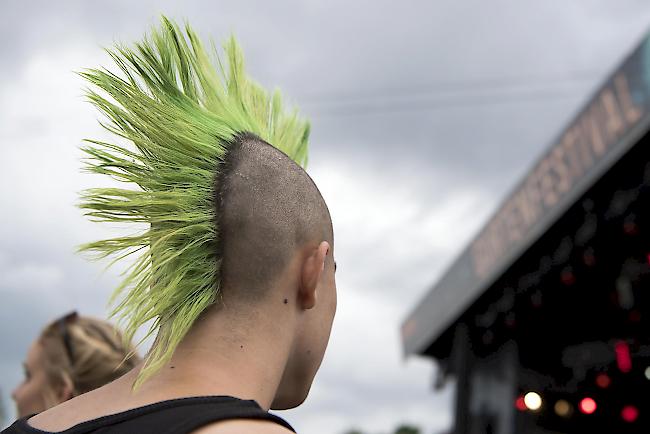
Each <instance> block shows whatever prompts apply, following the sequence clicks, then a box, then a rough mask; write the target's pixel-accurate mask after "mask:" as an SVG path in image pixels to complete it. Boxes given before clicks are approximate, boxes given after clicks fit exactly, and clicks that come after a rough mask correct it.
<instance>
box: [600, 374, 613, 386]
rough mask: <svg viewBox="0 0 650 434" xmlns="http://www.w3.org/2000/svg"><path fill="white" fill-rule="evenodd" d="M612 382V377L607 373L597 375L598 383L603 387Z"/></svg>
mask: <svg viewBox="0 0 650 434" xmlns="http://www.w3.org/2000/svg"><path fill="white" fill-rule="evenodd" d="M610 384H612V379H611V378H609V375H607V374H598V376H596V385H598V387H600V388H601V389H607V388H608V387H609V385H610Z"/></svg>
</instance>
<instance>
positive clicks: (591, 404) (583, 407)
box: [578, 398, 598, 414]
mask: <svg viewBox="0 0 650 434" xmlns="http://www.w3.org/2000/svg"><path fill="white" fill-rule="evenodd" d="M578 407H579V408H580V411H581V412H583V413H584V414H593V413H594V412H595V411H596V408H598V406H597V405H596V401H594V400H593V399H591V398H584V399H583V400H582V401H580V405H579V406H578Z"/></svg>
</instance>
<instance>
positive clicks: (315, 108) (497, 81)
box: [301, 74, 596, 116]
mask: <svg viewBox="0 0 650 434" xmlns="http://www.w3.org/2000/svg"><path fill="white" fill-rule="evenodd" d="M547 78H548V77H547ZM595 79H596V75H595V74H589V75H587V74H581V75H573V76H572V77H569V78H567V77H566V76H565V77H564V80H559V79H558V80H554V81H537V82H530V81H529V79H524V78H523V77H520V78H518V79H517V78H513V77H509V78H508V77H504V78H491V79H483V80H474V81H465V82H460V81H455V82H444V83H443V82H438V83H434V84H431V83H430V86H429V87H428V88H424V87H417V88H416V87H409V88H404V89H402V90H400V91H398V89H396V88H391V89H387V90H385V91H384V90H367V91H361V92H356V93H346V94H343V93H339V94H338V96H337V94H335V93H332V94H326V95H324V94H321V95H319V97H318V98H312V99H311V100H310V99H306V100H303V103H302V104H301V105H302V106H303V107H305V108H306V109H307V111H308V112H311V113H313V114H314V115H323V116H358V115H375V114H384V113H397V112H412V111H429V110H444V109H451V108H463V107H480V106H488V105H499V104H517V103H527V102H537V101H552V100H562V99H575V98H576V93H578V92H576V90H575V88H576V87H585V86H586V85H589V86H591V85H592V83H593V81H594V80H595ZM527 80H528V81H527ZM580 84H582V86H580ZM567 86H570V87H571V88H570V89H567V88H566V87H567ZM416 89H417V90H416ZM579 93H582V89H580V91H579Z"/></svg>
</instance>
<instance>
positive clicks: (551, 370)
mask: <svg viewBox="0 0 650 434" xmlns="http://www.w3.org/2000/svg"><path fill="white" fill-rule="evenodd" d="M649 131H650V35H649V37H647V38H645V39H644V40H643V41H642V43H641V44H640V45H639V46H638V47H637V48H636V49H635V50H634V51H633V52H632V53H631V54H630V55H629V56H628V57H627V59H626V60H625V62H624V63H623V64H622V65H621V66H620V68H618V69H617V70H616V71H614V73H613V74H611V76H610V77H609V78H608V79H607V80H606V81H605V83H604V84H603V85H602V86H601V87H600V88H599V89H598V90H597V92H595V94H594V95H593V97H592V98H591V100H590V101H589V102H588V103H587V104H586V105H585V106H584V107H583V108H582V109H581V110H580V111H579V113H578V114H577V116H576V117H575V118H574V119H573V120H572V121H571V122H570V123H569V125H568V126H567V127H566V128H565V129H564V130H563V131H562V132H561V134H559V136H558V137H557V139H556V140H555V141H554V142H553V145H552V146H551V147H550V148H549V149H548V150H547V151H546V152H545V153H544V155H543V156H542V157H541V158H540V159H539V160H538V161H537V162H536V164H535V165H534V167H533V168H532V170H531V171H530V172H529V173H528V174H527V176H525V178H524V179H523V180H522V181H521V182H520V183H519V184H518V185H517V186H516V188H515V189H514V190H513V192H512V194H510V195H509V196H508V197H507V198H506V200H505V201H504V202H503V203H502V205H501V207H500V208H499V209H498V211H497V212H496V214H495V215H494V216H493V217H492V218H491V219H490V220H489V222H488V223H487V225H486V226H485V227H484V228H483V229H482V231H481V232H480V233H479V234H478V236H477V237H476V238H475V239H474V240H473V241H472V242H471V244H470V245H469V246H468V247H467V248H466V249H465V250H464V251H463V252H462V254H461V255H460V257H459V258H458V259H457V260H456V262H455V263H454V264H453V265H452V266H451V268H450V269H449V270H448V271H447V273H446V274H445V275H444V276H443V277H442V279H441V280H440V281H439V282H438V283H437V284H436V285H435V286H434V287H433V289H432V290H431V291H430V292H429V293H428V294H427V295H426V296H425V297H424V298H423V299H422V301H421V302H420V303H419V304H418V305H417V306H416V307H415V309H414V310H413V311H412V313H411V314H410V315H409V316H408V318H407V319H406V320H405V321H404V323H403V324H402V330H401V332H402V339H403V346H404V351H405V353H406V354H407V355H411V354H419V355H423V356H428V357H431V358H434V359H435V360H436V361H437V362H438V365H439V367H440V375H441V378H439V381H443V380H444V378H445V377H447V376H454V377H455V378H456V384H457V394H456V415H455V432H456V433H458V434H479V433H480V434H485V433H495V434H512V433H526V434H529V433H533V434H534V433H601V432H602V433H616V434H624V433H642V432H650V133H649Z"/></svg>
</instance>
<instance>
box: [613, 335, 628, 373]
mask: <svg viewBox="0 0 650 434" xmlns="http://www.w3.org/2000/svg"><path fill="white" fill-rule="evenodd" d="M614 350H615V351H616V364H617V365H618V369H620V370H621V372H623V373H627V372H630V371H631V370H632V358H631V357H630V347H629V346H628V345H627V342H625V341H618V342H616V345H615V346H614Z"/></svg>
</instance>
